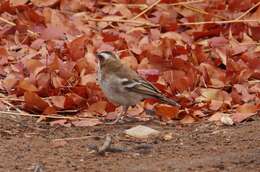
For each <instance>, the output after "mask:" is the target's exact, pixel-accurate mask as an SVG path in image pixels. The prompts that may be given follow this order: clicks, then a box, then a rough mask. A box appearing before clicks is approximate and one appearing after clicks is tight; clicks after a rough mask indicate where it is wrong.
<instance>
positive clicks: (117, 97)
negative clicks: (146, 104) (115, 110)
mask: <svg viewBox="0 0 260 172" xmlns="http://www.w3.org/2000/svg"><path fill="white" fill-rule="evenodd" d="M97 58H98V60H99V62H98V72H97V73H98V82H99V85H100V87H101V89H102V91H103V92H104V94H105V95H106V97H107V98H108V99H109V100H110V101H111V102H114V103H117V104H119V105H122V106H123V107H124V113H126V112H127V109H128V107H129V106H132V105H135V104H137V103H138V102H140V101H141V100H143V99H145V98H156V99H158V100H160V101H161V102H163V103H167V104H170V105H174V106H180V105H179V104H178V103H177V102H175V101H174V100H172V99H169V98H167V97H165V96H164V95H163V94H162V93H161V92H160V91H159V90H158V89H157V88H156V87H155V86H153V85H152V84H151V83H150V82H149V81H146V80H145V79H143V78H142V77H141V76H139V75H138V74H137V73H136V72H135V71H134V70H132V69H131V68H130V67H128V66H127V65H125V64H122V63H121V61H120V59H119V58H118V57H117V56H116V55H115V54H113V53H112V52H109V51H103V52H100V53H98V54H97ZM119 119H120V115H119V117H118V118H117V119H116V120H115V121H114V122H113V123H116V122H117V121H118V120H119Z"/></svg>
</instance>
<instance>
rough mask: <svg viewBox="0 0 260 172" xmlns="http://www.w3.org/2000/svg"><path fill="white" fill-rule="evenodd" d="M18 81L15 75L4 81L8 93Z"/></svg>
mask: <svg viewBox="0 0 260 172" xmlns="http://www.w3.org/2000/svg"><path fill="white" fill-rule="evenodd" d="M18 81H19V79H18V78H17V77H16V76H15V75H14V74H10V75H8V76H7V77H6V78H5V79H4V80H3V86H4V88H5V89H6V91H7V92H10V91H11V90H12V89H13V88H14V87H15V85H16V84H17V83H18Z"/></svg>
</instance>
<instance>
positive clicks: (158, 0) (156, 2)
mask: <svg viewBox="0 0 260 172" xmlns="http://www.w3.org/2000/svg"><path fill="white" fill-rule="evenodd" d="M160 2H161V0H157V1H155V2H154V3H153V4H151V5H150V6H149V7H147V8H146V9H144V10H143V11H142V12H141V13H139V14H137V15H136V16H135V17H133V18H132V19H131V20H135V19H137V18H138V17H140V16H142V15H143V14H145V13H146V12H147V11H149V10H150V9H152V8H153V7H154V6H156V5H157V4H159V3H160Z"/></svg>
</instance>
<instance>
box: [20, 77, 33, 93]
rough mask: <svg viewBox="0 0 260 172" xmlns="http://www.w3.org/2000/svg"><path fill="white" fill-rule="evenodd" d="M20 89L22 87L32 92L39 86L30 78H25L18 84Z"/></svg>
mask: <svg viewBox="0 0 260 172" xmlns="http://www.w3.org/2000/svg"><path fill="white" fill-rule="evenodd" d="M17 87H18V88H19V89H22V90H23V91H30V92H36V91H38V89H37V87H36V86H34V85H33V84H32V83H30V81H29V80H28V79H23V80H21V81H20V82H19V84H18V86H17Z"/></svg>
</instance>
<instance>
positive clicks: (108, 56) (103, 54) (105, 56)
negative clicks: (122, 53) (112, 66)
mask: <svg viewBox="0 0 260 172" xmlns="http://www.w3.org/2000/svg"><path fill="white" fill-rule="evenodd" d="M99 55H101V56H103V58H104V59H105V60H107V59H109V58H111V55H110V54H107V53H100V54H99Z"/></svg>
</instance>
